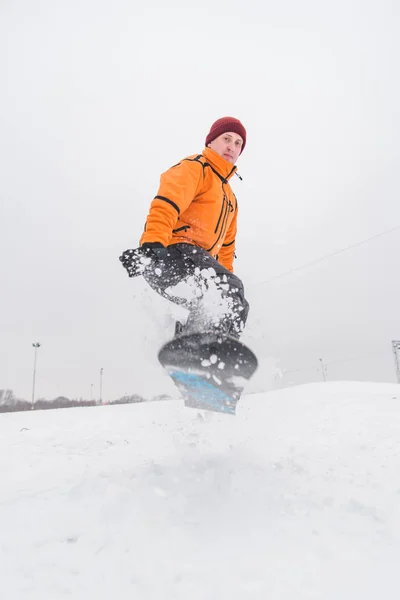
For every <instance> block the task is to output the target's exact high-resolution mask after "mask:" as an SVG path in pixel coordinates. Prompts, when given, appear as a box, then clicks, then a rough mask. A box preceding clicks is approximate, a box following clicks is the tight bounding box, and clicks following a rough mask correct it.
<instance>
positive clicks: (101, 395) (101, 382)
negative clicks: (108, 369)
mask: <svg viewBox="0 0 400 600" xmlns="http://www.w3.org/2000/svg"><path fill="white" fill-rule="evenodd" d="M100 404H103V367H102V368H101V369H100Z"/></svg>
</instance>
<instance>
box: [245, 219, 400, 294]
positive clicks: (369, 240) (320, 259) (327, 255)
mask: <svg viewBox="0 0 400 600" xmlns="http://www.w3.org/2000/svg"><path fill="white" fill-rule="evenodd" d="M397 229H400V225H396V227H392V229H386V230H385V231H381V232H380V233H376V234H375V235H373V236H371V237H369V238H366V239H365V240H362V241H361V242H356V243H355V244H351V245H350V246H346V247H345V248H341V249H340V250H336V251H335V252H330V253H329V254H325V256H321V257H320V258H316V259H315V260H312V261H310V262H308V263H305V264H304V265H300V266H299V267H294V268H293V269H290V270H289V271H285V272H284V273H280V274H279V275H275V277H272V278H271V279H266V280H265V281H260V282H258V283H255V284H253V285H254V286H256V285H264V284H266V283H272V282H273V281H275V280H276V279H280V278H281V277H286V276H287V275H291V274H292V273H296V271H300V270H301V269H305V268H306V267H311V266H312V265H316V264H317V263H319V262H322V261H323V260H326V259H327V258H332V256H337V255H338V254H342V253H343V252H347V251H348V250H351V249H352V248H357V247H358V246H362V245H363V244H367V243H368V242H371V241H372V240H375V239H376V238H379V237H382V236H384V235H389V234H390V233H393V231H396V230H397ZM249 287H251V286H249Z"/></svg>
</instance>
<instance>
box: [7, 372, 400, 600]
mask: <svg viewBox="0 0 400 600" xmlns="http://www.w3.org/2000/svg"><path fill="white" fill-rule="evenodd" d="M399 413H400V388H399V386H396V385H392V384H373V383H371V384H365V383H353V382H347V383H334V384H329V383H328V384H313V385H305V386H300V387H296V388H290V389H285V390H280V391H277V392H270V393H265V394H258V395H253V396H248V397H245V398H243V399H242V401H241V402H240V405H239V407H238V414H237V416H236V417H231V416H225V415H217V414H210V413H207V414H206V413H198V412H197V411H194V410H191V409H187V408H184V407H183V404H182V402H181V401H171V402H153V403H147V404H136V405H127V406H103V407H96V408H80V409H79V408H78V409H61V410H54V411H43V412H28V413H18V414H3V415H1V416H0V466H1V473H2V477H1V481H0V532H1V534H0V535H1V537H0V540H1V545H0V571H1V583H2V591H3V594H2V595H3V597H4V598H7V600H14V599H25V598H26V599H28V598H29V600H33V599H37V600H39V599H40V600H45V599H52V600H58V599H59V598H64V597H66V596H69V597H72V598H74V599H80V598H82V599H85V600H87V598H96V600H98V599H103V598H104V599H109V598H111V597H116V598H118V600H125V599H128V598H129V599H132V598H138V599H144V600H153V599H154V600H155V599H157V600H158V599H177V600H181V599H182V600H184V599H185V600H187V599H188V598H190V599H191V600H200V599H201V600H208V599H210V600H214V599H217V598H218V599H225V598H226V599H227V600H228V599H229V600H236V599H245V598H246V599H255V600H266V599H279V600H286V599H287V600H289V599H290V600H293V599H294V598H296V600H303V599H304V600H311V599H316V600H317V599H318V600H337V599H338V598H340V599H341V600H344V599H348V600H350V599H351V600H356V599H358V598H359V599H360V600H361V599H362V600H369V599H371V600H372V599H373V600H376V598H378V597H384V598H385V600H388V599H393V600H395V599H396V600H397V599H398V598H399V597H400V584H399V579H398V573H397V572H398V565H399V561H400V509H399V507H400V476H399V474H400V419H399Z"/></svg>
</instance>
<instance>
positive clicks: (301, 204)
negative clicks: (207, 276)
mask: <svg viewBox="0 0 400 600" xmlns="http://www.w3.org/2000/svg"><path fill="white" fill-rule="evenodd" d="M399 11H400V8H399V5H398V3H397V2H394V1H389V0H386V1H385V0H379V1H378V0H376V1H364V2H361V1H360V2H356V1H344V0H339V1H338V2H335V3H330V2H321V1H311V0H305V1H304V2H296V1H294V0H293V1H285V0H284V1H282V2H279V3H276V2H273V3H272V2H264V1H263V2H261V0H260V1H259V2H252V1H248V2H246V3H244V2H240V3H239V2H236V1H233V2H220V1H218V0H217V1H213V2H208V1H206V2H203V3H202V4H201V6H200V5H198V4H195V3H194V4H193V3H187V2H185V3H184V2H176V1H174V0H172V1H171V2H168V3H164V2H161V1H159V2H149V3H147V4H146V6H144V3H142V2H140V3H139V2H134V1H131V0H130V1H128V0H126V1H123V0H114V2H112V3H111V2H104V1H101V2H99V1H97V2H94V0H80V1H70V2H68V3H66V2H61V1H60V0H58V1H56V0H53V1H50V0H44V1H42V2H39V1H38V2H35V3H32V2H28V1H27V0H25V1H14V2H12V1H11V0H9V1H7V0H2V1H1V2H0V76H1V87H2V92H1V95H0V108H1V110H0V164H1V167H2V169H1V178H0V202H1V212H0V222H1V236H0V256H1V259H0V302H1V304H0V387H2V388H4V387H10V388H12V389H14V391H15V392H16V393H17V394H18V395H20V396H23V397H26V398H28V397H29V396H30V393H31V382H32V364H33V349H32V346H31V344H32V342H33V341H39V342H40V343H41V344H42V347H41V348H40V349H39V355H38V373H37V395H38V396H47V397H52V396H56V395H59V394H64V395H68V396H86V397H88V396H89V393H90V384H91V383H93V384H94V386H95V388H96V390H97V391H96V394H98V387H99V386H98V380H99V370H100V368H101V367H103V368H104V379H103V381H104V395H105V396H106V397H107V396H109V397H116V396H118V395H121V394H123V393H125V392H132V393H133V392H136V391H138V392H144V391H146V389H148V385H147V384H146V382H145V379H146V377H147V376H151V377H152V378H153V377H154V374H155V373H157V372H158V371H157V369H158V367H157V359H156V352H157V347H158V345H159V341H158V338H159V339H160V341H161V340H162V339H165V338H166V337H168V335H169V331H163V332H161V331H160V330H159V329H160V327H161V326H162V324H163V321H162V320H160V316H159V314H158V313H157V314H156V313H154V311H158V312H160V311H161V312H163V311H164V308H165V305H164V304H163V303H161V304H160V303H159V301H158V299H155V298H154V297H153V295H151V296H150V297H149V296H148V295H147V291H146V288H145V286H144V285H143V282H141V281H139V280H134V281H132V280H129V279H128V277H127V276H126V275H125V273H124V271H123V269H122V267H121V266H120V264H119V261H118V256H119V254H120V253H121V251H122V250H124V249H126V248H128V247H135V246H136V245H137V244H138V240H139V237H140V234H141V231H142V228H143V223H144V220H145V217H146V214H147V210H148V206H149V203H150V201H151V199H152V198H153V196H154V195H155V193H156V191H157V187H158V180H159V175H160V173H161V172H162V171H163V170H165V169H167V168H168V167H169V166H171V165H172V164H175V163H176V162H177V161H178V160H179V159H180V158H182V157H184V156H186V155H188V154H192V153H195V152H200V151H201V150H202V148H203V144H204V139H205V136H206V134H207V132H208V130H209V127H210V125H211V123H212V122H213V121H214V120H215V119H217V118H219V117H221V116H224V115H233V116H235V117H238V118H240V119H241V120H242V121H243V123H244V125H245V127H246V128H247V131H248V140H247V146H246V150H245V152H244V154H243V156H242V157H241V158H240V162H239V163H238V167H239V171H240V172H241V174H242V177H243V182H239V181H235V182H234V186H235V191H236V193H237V195H238V198H239V205H240V221H239V227H240V231H239V238H238V249H237V253H238V260H237V263H236V271H237V274H238V275H239V276H241V277H242V279H243V281H244V283H245V286H246V288H247V290H248V299H249V301H250V303H251V313H250V318H249V323H248V330H247V332H246V340H247V341H248V342H249V344H250V345H251V346H252V347H253V348H254V349H255V350H256V351H257V352H258V353H259V355H260V357H261V359H262V358H263V357H270V356H273V357H274V358H276V360H277V361H278V363H279V365H280V367H281V368H283V369H289V370H290V369H292V370H296V369H307V368H308V367H311V370H308V371H307V370H305V371H300V372H299V374H298V375H296V376H294V378H293V381H299V380H300V379H301V378H303V379H304V378H305V379H311V380H312V379H315V378H316V377H319V376H320V375H318V374H317V373H316V371H315V369H316V368H317V366H318V364H317V363H318V358H319V357H321V356H322V357H323V358H324V360H325V361H326V362H327V363H328V362H330V361H339V360H340V359H344V358H354V359H356V360H352V361H347V362H346V361H345V362H340V363H339V362H335V363H332V365H331V367H329V366H328V376H331V377H332V378H341V377H342V378H361V379H368V378H371V379H382V380H388V381H393V380H394V378H395V372H394V368H393V359H392V356H391V353H390V342H391V340H392V339H396V338H397V339H400V322H399V321H400V319H399V312H400V311H399V297H400V283H399V277H398V268H399V256H400V230H397V231H395V232H393V233H392V234H389V235H386V236H383V237H380V238H377V239H376V240H374V241H372V242H370V243H368V244H365V245H363V246H360V247H358V248H355V249H353V250H350V251H349V252H347V253H344V254H341V255H339V256H337V257H333V258H331V259H328V260H325V261H323V262H321V263H319V264H317V265H314V266H311V267H308V268H307V269H304V270H301V271H298V272H296V273H294V274H293V275H289V276H287V277H283V278H281V279H277V280H276V281H274V282H271V283H270V284H267V283H264V282H267V281H269V280H271V279H272V278H273V277H275V276H276V275H279V274H280V273H284V272H286V271H288V270H290V269H293V268H296V267H298V266H299V265H302V264H304V263H307V262H309V261H313V260H314V259H317V258H319V257H321V256H324V255H325V254H329V253H331V252H335V251H337V250H339V249H340V248H343V247H345V246H347V245H350V244H353V243H355V242H358V241H360V240H363V239H365V238H368V237H370V236H373V235H375V234H376V233H379V232H381V231H384V230H387V229H390V228H391V227H395V226H396V225H399V224H400V206H399V191H400V184H399V180H398V173H399V166H400V151H399V147H398V139H399V134H400V116H399V109H398V107H399V106H400V83H399V77H398V56H399V55H400V42H399V36H398V32H399V30H400V18H399ZM149 303H151V306H152V309H151V310H153V313H152V312H151V310H150V312H149V311H148V308H149ZM157 323H158V325H157ZM363 356H365V357H369V358H368V359H367V358H365V359H361V358H359V357H363ZM314 365H315V368H314ZM296 377H297V379H296ZM139 382H141V383H139ZM146 386H147V387H146ZM138 388H139V389H138Z"/></svg>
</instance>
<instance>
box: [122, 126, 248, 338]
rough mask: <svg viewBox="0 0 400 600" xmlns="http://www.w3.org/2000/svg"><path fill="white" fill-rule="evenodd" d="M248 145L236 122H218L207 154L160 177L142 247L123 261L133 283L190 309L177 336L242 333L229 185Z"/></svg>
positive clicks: (243, 309) (244, 306)
mask: <svg viewBox="0 0 400 600" xmlns="http://www.w3.org/2000/svg"><path fill="white" fill-rule="evenodd" d="M245 145H246V130H245V128H244V126H243V125H242V123H241V122H240V121H239V120H238V119H235V118H233V117H223V118H221V119H218V120H217V121H215V123H213V125H212V126H211V129H210V131H209V133H208V135H207V137H206V140H205V149H204V150H203V152H202V153H201V154H198V155H196V154H194V155H191V156H188V157H187V158H184V159H183V160H181V161H180V162H179V163H178V164H176V165H174V166H173V167H171V168H170V169H168V170H167V171H166V172H165V173H163V174H162V175H161V180H160V187H159V190H158V192H157V195H156V196H155V198H154V199H153V201H152V203H151V206H150V211H149V213H148V216H147V220H146V224H145V228H144V232H143V234H142V236H141V239H140V247H139V248H136V249H134V250H126V251H125V252H124V253H123V254H122V256H120V260H121V262H122V264H123V266H124V267H125V268H126V270H127V271H128V274H129V276H130V277H135V276H137V275H143V277H144V278H145V280H146V281H147V282H148V283H149V285H150V286H151V287H152V288H153V289H154V290H156V291H157V292H158V293H159V294H161V295H162V296H164V297H165V298H167V299H168V300H170V301H172V302H175V303H177V304H179V305H182V306H184V307H185V308H186V309H188V311H189V316H188V319H187V322H186V324H185V325H184V326H181V325H180V324H177V328H176V332H175V333H176V334H180V333H185V334H189V333H198V332H216V333H221V334H227V335H229V336H233V337H236V338H239V336H240V334H241V332H242V331H243V329H244V326H245V323H246V319H247V315H248V311H249V305H248V302H247V300H246V299H245V295H244V288H243V284H242V282H241V280H240V279H239V278H238V277H237V276H236V275H234V273H233V261H234V256H235V238H236V231H237V212H238V207H237V200H236V196H235V194H234V193H233V191H232V189H231V187H230V184H229V180H230V179H231V177H232V176H233V175H234V174H235V173H236V174H237V172H236V165H235V163H236V160H237V159H238V157H239V156H240V154H241V153H242V152H243V150H244V148H245Z"/></svg>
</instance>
